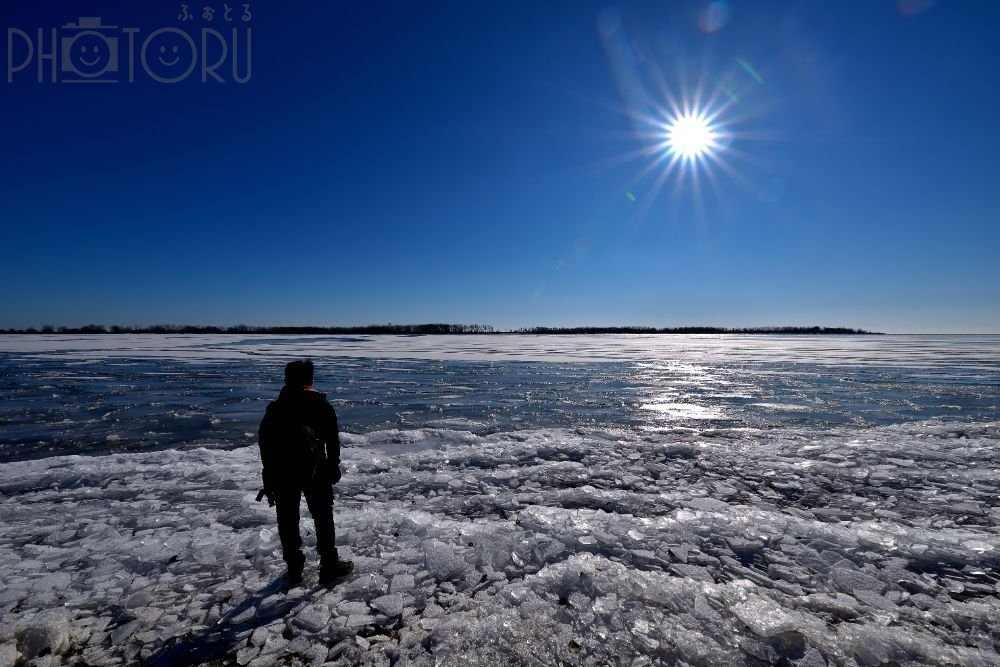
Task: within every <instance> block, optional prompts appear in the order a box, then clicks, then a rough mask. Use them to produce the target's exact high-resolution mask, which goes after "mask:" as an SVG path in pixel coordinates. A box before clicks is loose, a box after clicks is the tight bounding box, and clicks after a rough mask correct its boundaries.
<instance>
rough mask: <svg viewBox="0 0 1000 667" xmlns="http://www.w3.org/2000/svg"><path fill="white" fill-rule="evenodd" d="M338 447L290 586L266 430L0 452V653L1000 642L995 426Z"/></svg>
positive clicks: (838, 660) (386, 439)
mask: <svg viewBox="0 0 1000 667" xmlns="http://www.w3.org/2000/svg"><path fill="white" fill-rule="evenodd" d="M345 444H346V449H345V462H346V472H345V475H344V480H343V482H342V484H341V485H340V486H339V495H338V500H337V506H336V517H337V529H338V543H339V544H341V545H343V547H344V551H345V552H346V553H347V554H348V555H349V556H350V557H352V558H353V559H354V560H355V562H356V571H355V574H354V575H353V576H352V577H351V578H350V579H349V580H348V581H346V582H344V583H342V584H340V585H339V586H337V587H336V588H334V589H332V590H329V591H328V590H325V589H320V588H318V587H316V585H315V580H316V573H315V559H314V554H313V552H312V551H309V552H308V553H307V555H308V556H309V557H310V563H309V565H308V568H309V569H307V577H306V586H305V587H304V588H300V589H295V590H293V591H291V592H290V593H289V594H288V595H285V594H283V593H281V591H280V575H281V573H282V571H283V566H282V563H281V561H280V556H279V551H278V550H277V546H278V545H277V538H276V534H275V526H274V517H273V510H270V509H268V508H267V507H266V505H265V504H263V503H255V502H253V496H254V495H255V493H256V490H257V488H258V486H259V482H258V479H259V477H258V472H259V467H258V461H257V452H256V450H255V448H244V449H238V450H233V451H221V450H210V449H196V450H189V451H179V450H170V451H159V452H149V453H139V454H113V455H108V456H100V457H77V456H67V457H57V458H49V459H43V460H37V461H24V462H18V463H9V464H5V465H4V467H3V469H2V470H0V494H2V495H0V573H2V574H0V578H2V581H0V603H2V607H0V608H2V610H3V611H2V616H0V665H7V664H13V662H14V661H15V660H16V659H22V660H27V659H30V658H35V661H34V662H33V663H32V664H39V665H40V664H53V665H55V664H80V665H111V664H121V663H122V662H131V663H141V664H157V665H165V664H187V663H191V662H198V661H209V660H222V662H221V663H220V664H233V663H238V664H241V665H242V664H251V665H265V664H275V663H288V664H316V665H322V664H324V663H326V662H333V663H335V664H345V665H346V664H401V665H407V664H427V665H430V664H455V665H465V664H483V665H495V664H518V663H519V664H558V663H559V662H562V663H564V664H608V663H614V664H653V663H663V664H674V663H676V664H691V665H712V664H799V665H809V666H812V665H824V664H846V665H850V664H855V663H857V664H865V665H868V664H872V665H874V664H884V663H899V664H942V665H944V664H962V665H996V664H1000V653H998V646H1000V529H998V526H1000V502H998V500H1000V474H998V473H1000V470H998V469H1000V463H998V459H997V456H996V452H997V447H998V445H1000V424H998V423H996V422H990V423H978V424H976V423H958V422H951V423H943V422H913V423H908V424H899V425H893V426H885V427H877V428H868V429H857V428H847V427H844V428H831V429H826V430H817V429H809V430H807V429H802V430H795V429H777V430H771V431H754V430H749V429H744V430H731V431H721V430H720V431H716V432H712V431H707V432H702V433H698V432H695V431H687V432H684V431H678V432H674V433H660V434H650V435H647V436H638V435H635V434H629V433H626V432H624V431H623V432H620V433H608V432H593V431H583V430H579V431H568V430H535V431H518V432H510V433H500V434H494V435H489V436H477V435H474V434H471V433H468V432H461V431H445V430H435V429H422V430H413V431H382V432H376V433H369V434H367V435H348V436H346V443H345ZM303 509H304V508H303ZM304 514H305V512H304ZM306 516H307V515H306ZM311 527H312V526H311V523H310V522H309V521H308V519H306V520H304V521H303V533H304V536H305V538H306V545H307V548H308V547H310V545H311V544H312V543H313V539H312V537H313V536H312V534H311Z"/></svg>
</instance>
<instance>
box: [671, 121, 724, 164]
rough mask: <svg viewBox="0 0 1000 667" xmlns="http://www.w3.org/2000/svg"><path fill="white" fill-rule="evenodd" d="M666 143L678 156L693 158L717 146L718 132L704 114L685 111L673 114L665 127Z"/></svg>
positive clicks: (709, 151) (687, 158)
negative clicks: (676, 114) (684, 112)
mask: <svg viewBox="0 0 1000 667" xmlns="http://www.w3.org/2000/svg"><path fill="white" fill-rule="evenodd" d="M666 140H667V141H666V143H667V148H668V149H669V150H670V152H671V153H672V154H673V155H674V156H676V157H679V158H682V159H686V160H694V159H697V158H699V157H701V156H703V155H706V154H708V153H711V152H712V151H713V150H714V149H715V148H717V147H718V141H717V140H718V134H717V133H716V131H715V128H714V127H713V126H712V124H711V123H710V122H709V121H708V119H706V118H705V117H704V116H702V115H700V114H694V113H687V114H684V115H682V116H675V117H674V118H673V119H672V120H671V121H670V123H669V124H668V125H667V128H666Z"/></svg>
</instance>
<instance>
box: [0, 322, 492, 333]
mask: <svg viewBox="0 0 1000 667" xmlns="http://www.w3.org/2000/svg"><path fill="white" fill-rule="evenodd" d="M0 333H27V334H33V333H35V334H491V333H497V332H496V331H495V330H494V328H493V327H492V326H490V325H488V324H369V325H364V326H351V327H308V326H307V327H260V326H252V325H249V324H237V325H235V326H231V327H216V326H198V325H192V324H154V325H152V326H148V327H137V326H132V327H123V326H119V325H117V324H116V325H114V326H111V327H106V326H104V325H103V324H88V325H86V326H82V327H54V326H51V325H45V326H43V327H42V328H41V329H35V328H34V327H31V328H28V329H0Z"/></svg>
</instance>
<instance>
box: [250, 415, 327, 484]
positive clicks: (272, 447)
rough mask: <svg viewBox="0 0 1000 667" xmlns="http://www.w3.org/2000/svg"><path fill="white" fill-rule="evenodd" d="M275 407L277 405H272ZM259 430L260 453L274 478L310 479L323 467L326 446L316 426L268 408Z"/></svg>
mask: <svg viewBox="0 0 1000 667" xmlns="http://www.w3.org/2000/svg"><path fill="white" fill-rule="evenodd" d="M275 407H277V406H275ZM264 423H265V424H266V427H265V426H264V425H262V428H261V431H260V452H261V459H262V460H263V462H264V467H265V469H266V470H270V471H272V472H270V473H268V474H272V475H274V476H276V478H275V479H274V481H276V482H278V481H280V482H285V481H303V482H304V481H309V480H312V479H314V478H315V477H316V476H317V475H318V474H320V473H321V472H322V471H323V470H324V469H325V467H326V462H327V459H326V445H325V444H324V443H323V441H322V440H321V439H320V438H319V436H318V435H317V434H316V431H315V429H313V428H312V427H311V426H308V425H307V424H305V423H304V422H303V420H302V419H301V418H300V417H299V415H296V414H294V412H290V411H287V410H282V409H280V408H279V409H277V410H268V414H267V416H266V417H265V420H264Z"/></svg>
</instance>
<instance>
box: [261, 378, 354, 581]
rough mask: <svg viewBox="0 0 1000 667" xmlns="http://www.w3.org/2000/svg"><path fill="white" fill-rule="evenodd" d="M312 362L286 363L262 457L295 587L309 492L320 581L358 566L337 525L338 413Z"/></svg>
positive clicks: (264, 428) (268, 416) (266, 422)
mask: <svg viewBox="0 0 1000 667" xmlns="http://www.w3.org/2000/svg"><path fill="white" fill-rule="evenodd" d="M312 384H313V364H312V362H311V361H293V362H291V363H290V364H288V365H287V366H285V386H284V387H282V389H281V393H280V394H279V395H278V398H277V399H276V400H274V401H271V403H270V404H269V405H268V406H267V412H266V413H265V415H264V419H263V420H262V421H261V422H260V431H259V435H260V458H261V462H262V463H263V464H264V470H263V476H264V490H263V491H261V494H262V495H266V496H267V498H268V502H270V503H271V504H272V505H273V504H276V505H277V506H278V510H277V512H278V535H279V536H280V537H281V549H282V552H283V555H284V559H285V564H286V565H287V566H288V583H289V587H292V586H295V585H297V584H299V583H300V582H301V581H302V570H303V567H304V566H305V560H306V559H305V556H304V555H303V553H302V537H301V536H300V535H299V503H300V500H301V498H302V496H303V495H305V497H306V505H307V506H308V507H309V513H310V514H311V515H312V518H313V521H314V522H315V523H316V550H317V551H318V552H319V557H320V569H319V581H320V584H323V585H328V584H331V583H333V581H334V580H335V579H337V578H338V577H342V576H344V575H346V574H348V573H349V572H350V571H351V569H352V568H353V567H354V564H353V563H352V562H351V561H348V560H340V557H339V555H338V554H337V547H336V541H335V537H336V533H335V530H334V525H333V485H334V484H336V483H337V482H339V481H340V433H339V431H338V427H337V413H336V411H334V409H333V406H332V405H330V403H329V401H327V400H326V394H321V393H319V392H318V391H315V390H313V388H312Z"/></svg>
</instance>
